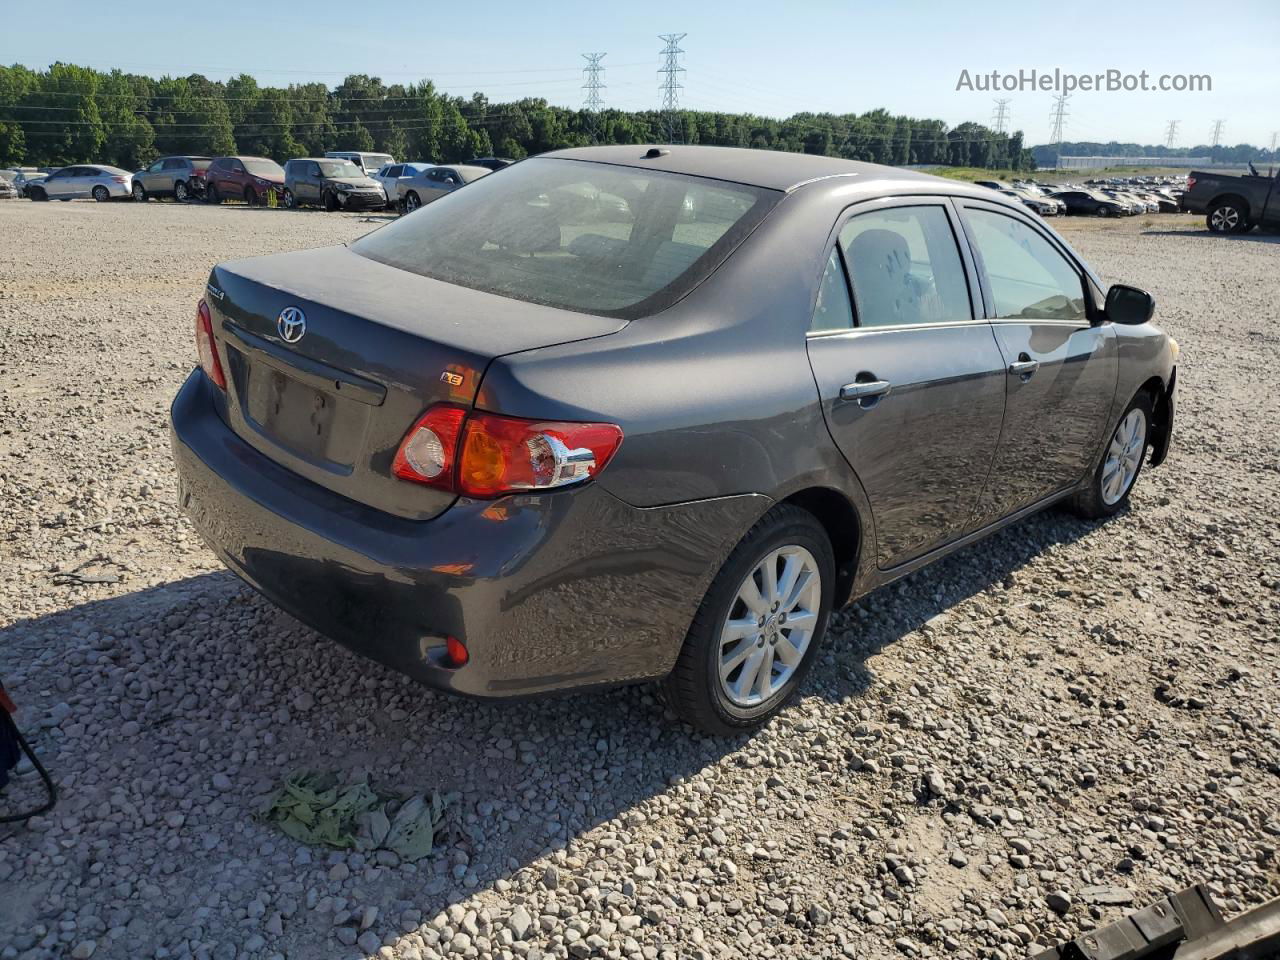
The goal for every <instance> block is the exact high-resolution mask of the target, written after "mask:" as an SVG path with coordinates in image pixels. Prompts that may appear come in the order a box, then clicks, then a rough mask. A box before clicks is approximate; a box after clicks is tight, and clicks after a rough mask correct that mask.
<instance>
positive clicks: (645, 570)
mask: <svg viewBox="0 0 1280 960" xmlns="http://www.w3.org/2000/svg"><path fill="white" fill-rule="evenodd" d="M566 198H567V199H566ZM1153 310H1154V303H1153V301H1152V299H1151V297H1150V296H1148V295H1147V294H1146V293H1144V292H1143V291H1141V290H1138V289H1136V288H1133V287H1128V286H1123V285H1117V286H1113V287H1111V288H1110V290H1106V288H1104V286H1103V285H1102V282H1101V281H1100V280H1099V279H1098V276H1097V275H1096V274H1095V273H1094V272H1093V271H1092V270H1091V269H1090V268H1089V267H1088V266H1087V265H1086V264H1084V263H1083V262H1082V261H1081V260H1080V258H1079V257H1078V256H1076V254H1075V253H1074V252H1073V251H1072V250H1071V249H1070V248H1069V247H1068V246H1067V245H1066V244H1065V243H1064V242H1063V241H1062V239H1061V238H1060V237H1058V235H1057V234H1055V233H1054V232H1053V231H1052V230H1051V229H1050V228H1048V227H1047V226H1046V225H1045V224H1044V223H1043V222H1042V221H1040V220H1039V219H1038V218H1036V217H1035V216H1034V215H1030V214H1028V213H1027V211H1026V210H1025V208H1024V207H1023V206H1022V204H1021V203H1019V202H1017V201H1016V200H1013V199H1011V198H1006V197H1004V196H1001V195H1000V194H997V193H993V192H992V191H990V190H985V189H982V188H979V187H972V186H968V185H965V184H961V183H958V182H956V181H952V180H943V179H938V178H934V177H929V176H925V175H923V174H918V173H913V172H909V171H905V170H900V169H891V168H887V167H879V166H874V165H870V164H863V163H852V162H848V161H842V160H837V159H833V158H829V157H819V156H809V155H803V154H786V153H770V152H765V151H749V150H735V149H723V148H708V147H670V148H657V147H654V148H649V149H646V148H645V147H635V146H616V147H596V148H584V149H574V150H564V151H559V152H556V153H551V154H547V155H545V156H542V157H538V158H535V159H531V160H526V161H524V162H521V163H519V164H517V165H515V166H512V167H511V168H509V169H507V170H505V171H503V173H502V175H501V176H496V177H489V178H485V179H483V180H481V181H479V182H477V183H475V184H473V185H472V186H471V187H470V188H469V189H467V190H461V191H458V192H457V193H456V194H454V195H452V196H449V197H446V198H444V199H443V200H440V201H438V202H436V203H433V204H431V205H430V206H427V207H425V208H423V209H422V210H421V211H419V212H418V213H416V214H414V215H413V216H411V217H404V218H401V219H400V220H397V221H395V222H394V223H392V224H390V225H388V226H386V227H383V228H381V229H379V230H376V231H374V232H372V233H370V234H368V235H367V236H365V237H364V238H363V239H361V240H359V241H356V242H355V243H353V244H352V245H351V246H350V247H345V246H343V247H332V248H327V249H320V250H306V251H298V252H294V253H285V254H279V255H275V256H269V257H259V258H254V259H247V260H238V261H235V262H233V263H229V264H223V265H221V266H218V267H216V268H215V269H214V270H213V271H212V273H211V274H210V276H209V282H208V293H207V295H206V296H205V297H204V298H203V300H202V301H201V302H200V304H199V319H198V323H197V332H198V345H199V356H200V366H199V368H198V369H197V370H195V371H194V372H193V373H192V374H191V376H190V377H189V378H188V380H187V381H186V383H185V384H184V386H183V387H182V389H181V390H180V392H179V393H178V396H177V398H176V399H175V401H174V404H173V409H172V443H173V452H174V458H175V460H176V464H177V470H178V474H179V478H180V498H181V503H182V506H183V508H184V509H185V510H186V512H187V514H188V515H189V516H190V517H191V519H192V520H193V522H194V524H195V526H196V528H197V529H198V530H199V531H200V533H201V534H202V535H203V537H204V539H205V540H206V542H207V543H208V544H209V545H210V547H212V549H213V550H214V551H215V552H216V553H217V554H218V556H220V557H221V558H222V560H223V561H224V562H225V563H226V564H227V566H229V567H230V568H231V569H232V570H233V571H235V572H236V573H238V574H239V575H240V576H241V577H243V578H244V579H245V580H246V581H248V582H249V583H251V584H253V585H254V586H255V587H257V588H258V589H259V590H260V591H262V592H263V593H264V594H265V595H266V596H267V597H269V598H270V599H272V600H273V601H275V602H276V603H278V604H279V605H280V606H281V607H283V608H285V609H286V610H289V611H290V612H292V613H293V614H294V615H296V616H297V617H299V618H300V619H302V620H304V621H306V622H307V623H310V624H312V625H313V626H315V627H316V628H318V629H319V630H320V631H321V632H323V633H325V634H328V635H329V636H331V637H333V638H335V639H337V640H339V641H340V642H342V643H344V644H346V645H348V646H350V647H351V648H353V649H355V650H357V651H360V652H362V653H364V654H366V655H368V656H370V657H373V658H375V659H377V660H380V661H382V662H383V663H386V664H389V665H390V666H392V667H394V668H395V669H397V670H400V671H403V672H404V673H406V674H408V675H410V676H412V677H415V678H417V679H418V680H420V681H422V682H424V683H427V684H430V685H432V686H436V687H440V688H443V689H447V690H451V691H454V692H457V693H462V694H468V695H472V696H477V697H513V696H520V695H530V694H538V693H544V692H548V691H556V690H564V689H567V688H575V687H585V686H597V685H602V684H617V683H629V682H639V681H648V680H657V679H662V680H663V681H664V683H665V687H666V692H667V697H668V699H669V702H670V703H671V704H672V706H673V707H674V708H675V709H676V710H677V711H678V712H679V713H680V714H681V715H682V716H683V717H685V718H687V719H688V720H689V721H690V722H692V723H693V724H695V725H697V726H699V727H701V728H702V729H705V730H708V731H712V732H715V733H730V732H734V731H739V730H744V729H750V728H752V727H755V726H757V725H759V724H761V723H763V722H764V721H765V720H766V718H768V717H769V716H771V715H772V714H774V713H775V712H776V711H778V710H779V709H780V708H781V707H782V705H783V704H784V703H785V702H786V701H787V700H788V698H790V697H791V696H792V695H793V694H794V693H795V692H796V690H797V687H798V686H799V685H800V683H801V682H802V680H803V678H804V676H805V673H806V671H807V670H808V669H809V668H810V667H811V665H812V664H813V662H814V661H815V659H816V658H817V656H818V650H819V648H820V646H821V644H822V641H823V636H824V634H825V632H826V629H827V624H828V620H829V618H830V616H831V612H832V611H833V610H834V609H838V608H839V607H841V606H842V605H844V604H846V603H848V602H849V601H850V600H851V599H853V598H856V597H860V596H862V595H863V594H866V593H868V592H869V591H872V590H875V589H877V588H879V587H881V586H883V585H885V584H887V583H890V582H892V581H894V580H897V579H898V578H900V577H902V576H904V575H906V574H908V573H911V572H912V571H914V570H917V569H919V568H920V567H921V566H923V565H924V564H927V563H930V562H932V561H933V560H936V559H938V558H939V557H942V556H945V555H947V554H949V553H951V552H953V551H955V550H957V549H960V548H962V547H964V546H966V545H968V544H971V543H973V542H974V541H976V540H978V539H980V538H982V537H984V536H986V535H988V534H990V533H991V532H992V531H994V530H998V529H1000V528H1001V527H1003V526H1005V525H1006V524H1009V523H1013V522H1016V521H1018V520H1020V519H1022V518H1024V517H1027V516H1028V515H1030V514H1032V513H1034V512H1036V511H1038V510H1042V509H1044V508H1046V507H1049V506H1051V505H1055V504H1068V505H1070V506H1071V507H1072V508H1074V509H1075V510H1076V511H1077V512H1079V513H1080V514H1081V515H1083V516H1086V517H1093V518H1105V517H1108V516H1110V515H1112V514H1114V513H1116V512H1118V511H1120V510H1122V509H1124V508H1125V506H1126V504H1127V503H1128V499H1129V493H1130V491H1131V490H1132V488H1133V486H1134V484H1135V483H1136V481H1137V480H1138V477H1139V474H1140V472H1141V470H1142V468H1143V465H1144V464H1148V463H1149V464H1151V465H1152V466H1154V465H1156V464H1159V463H1160V462H1161V461H1163V460H1164V459H1165V456H1166V454H1167V452H1168V450H1169V444H1170V438H1171V435H1172V428H1173V417H1174V397H1175V380H1176V367H1175V365H1176V362H1177V358H1178V348H1177V344H1176V343H1174V341H1173V340H1171V339H1170V338H1169V337H1168V336H1167V335H1166V334H1165V333H1164V332H1162V331H1161V330H1160V329H1159V328H1158V327H1156V326H1154V325H1153V324H1152V323H1151V316H1152V312H1153Z"/></svg>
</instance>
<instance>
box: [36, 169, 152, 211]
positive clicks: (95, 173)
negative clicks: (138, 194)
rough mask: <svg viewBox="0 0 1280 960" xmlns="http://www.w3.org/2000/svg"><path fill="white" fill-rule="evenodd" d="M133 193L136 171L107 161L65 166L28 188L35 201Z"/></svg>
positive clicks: (117, 196)
mask: <svg viewBox="0 0 1280 960" xmlns="http://www.w3.org/2000/svg"><path fill="white" fill-rule="evenodd" d="M131 196H133V174H131V173H130V172H129V171H128V170H121V169H120V168H119V167H109V166H106V165H104V164H94V165H93V166H87V165H76V166H71V167H63V168H62V169H61V170H57V171H55V172H53V173H51V174H49V176H47V177H45V178H44V180H43V181H42V182H40V183H35V184H31V185H29V186H28V187H27V197H28V198H29V199H31V200H75V199H77V198H81V197H92V198H93V199H94V200H97V201H100V202H104V203H105V202H106V201H107V200H114V199H120V198H124V197H131Z"/></svg>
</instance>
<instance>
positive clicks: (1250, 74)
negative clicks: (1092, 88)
mask: <svg viewBox="0 0 1280 960" xmlns="http://www.w3.org/2000/svg"><path fill="white" fill-rule="evenodd" d="M392 7H395V8H399V9H400V10H403V11H407V12H404V13H390V12H387V11H388V9H389V8H392ZM58 10H59V12H58V17H57V19H58V21H59V22H60V23H65V24H66V25H67V27H66V29H62V30H58V31H55V30H50V29H43V30H31V29H22V30H5V31H4V32H3V34H2V35H0V62H4V63H24V64H26V65H28V66H32V67H44V66H47V65H48V64H49V63H51V62H53V61H55V60H64V61H69V62H74V63H81V64H86V65H89V66H93V67H98V68H103V69H106V68H110V67H113V66H119V67H121V68H123V69H126V70H130V71H133V72H137V73H150V74H154V75H160V74H164V73H169V74H186V73H190V72H200V73H204V74H206V75H207V76H210V77H213V78H214V79H225V78H226V77H228V76H231V75H234V74H236V73H240V72H245V73H250V74H253V75H254V76H256V77H257V78H258V80H259V82H261V83H264V84H272V85H283V84H288V83H291V82H302V81H309V80H319V81H323V82H325V83H327V84H329V85H331V86H332V85H333V84H335V83H337V82H338V81H340V80H341V78H342V77H343V76H344V75H346V74H348V73H370V74H374V75H376V76H380V77H381V78H382V79H383V80H384V81H386V82H388V83H391V82H409V81H413V80H419V79H422V78H424V77H425V78H431V79H433V80H435V81H436V83H437V85H438V86H440V87H442V88H444V89H446V90H448V91H449V92H450V93H456V94H460V95H469V94H470V93H472V92H473V91H476V90H481V91H483V92H485V93H486V94H488V96H489V97H490V98H491V99H494V100H504V99H513V98H516V97H521V96H542V97H546V98H547V99H548V100H550V101H551V102H553V103H558V104H564V105H570V106H576V105H579V104H581V102H582V90H581V85H582V79H583V78H582V65H583V60H582V58H581V54H582V53H584V52H588V51H606V52H607V53H608V56H607V57H606V58H605V60H604V65H605V67H606V68H607V69H606V73H605V83H606V84H607V89H606V90H605V91H604V98H605V103H606V105H609V106H615V107H620V108H625V109H639V108H646V107H655V106H657V105H658V103H659V93H658V77H657V73H656V71H657V67H658V61H659V56H658V52H659V50H660V48H661V46H662V44H661V42H660V41H659V40H658V39H657V35H658V34H659V33H672V32H679V33H687V34H688V36H687V37H686V38H685V40H684V41H683V43H682V47H683V49H684V50H685V51H686V53H685V56H684V58H683V64H684V66H685V68H686V70H687V73H686V74H685V76H684V77H683V82H684V91H683V95H682V104H683V105H685V106H688V107H695V108H704V109H715V110H729V111H750V112H755V113H762V114H766V115H771V116H785V115H787V114H790V113H793V112H796V111H798V110H806V109H807V110H815V111H821V110H830V111H834V112H849V111H863V110H868V109H872V108H875V107H881V106H883V107H885V108H887V109H889V110H890V111H892V112H895V113H905V114H910V115H914V116H920V117H938V118H941V119H943V120H945V121H947V122H948V123H952V124H954V123H959V122H961V121H963V120H979V121H984V122H986V121H989V120H990V118H991V115H992V111H993V109H994V105H993V103H992V99H993V96H994V94H991V93H985V92H970V91H957V90H956V85H957V82H958V80H959V78H960V72H961V70H962V69H966V70H968V71H969V72H970V74H971V75H976V74H978V73H989V72H990V71H992V70H1000V71H1002V72H1007V73H1014V72H1017V71H1018V70H1022V69H1025V70H1031V69H1036V70H1039V71H1041V72H1044V71H1049V72H1052V71H1053V69H1054V68H1060V69H1061V70H1063V71H1068V72H1073V73H1077V74H1091V73H1095V72H1101V71H1104V70H1107V69H1116V70H1120V71H1124V72H1132V73H1137V72H1139V71H1141V70H1146V71H1148V72H1149V73H1150V74H1151V76H1152V78H1153V79H1154V78H1155V77H1158V76H1160V75H1161V74H1193V73H1194V74H1209V75H1210V76H1211V77H1212V84H1213V89H1212V92H1207V93H1172V92H1170V93H1158V92H1146V93H1142V92H1132V93H1126V92H1116V93H1107V92H1079V93H1076V94H1075V95H1074V96H1073V97H1072V98H1071V101H1070V112H1069V116H1068V119H1067V125H1066V132H1065V134H1064V136H1065V138H1066V139H1069V140H1077V139H1078V140H1101V141H1105V140H1110V139H1117V140H1121V141H1136V142H1139V143H1154V142H1163V139H1164V132H1165V124H1166V123H1167V121H1169V120H1172V119H1177V120H1179V121H1180V127H1179V131H1180V132H1179V138H1178V143H1179V145H1191V144H1195V143H1204V142H1208V140H1209V136H1210V130H1211V127H1212V125H1213V121H1214V120H1216V119H1219V118H1221V119H1223V120H1225V125H1224V128H1223V141H1224V142H1226V143H1233V144H1234V143H1240V142H1252V143H1255V144H1260V145H1264V146H1265V145H1268V144H1269V143H1270V140H1271V136H1272V133H1273V132H1274V131H1280V3H1277V2H1275V0H1271V2H1260V0H1232V2H1230V3H1224V4H1220V5H1214V4H1208V3H1204V2H1203V0H1200V2H1195V3H1189V2H1176V3H1157V4H1141V5H1126V6H1121V5H1119V4H1117V3H1114V2H1112V3H1092V2H1084V3H1077V4H1072V5H1054V6H1052V7H1049V6H1045V7H1043V8H1042V10H1040V11H1037V10H1028V9H1026V8H1025V5H1023V6H1019V5H1014V4H1011V3H1008V2H1003V3H997V2H989V0H970V2H968V3H965V4H962V5H942V4H926V3H920V2H913V0H907V2H899V3H894V4H891V3H883V2H881V3H874V4H872V3H866V2H861V0H859V2H844V3H827V2H792V3H785V2H780V0H770V2H763V0H738V2H733V3H721V2H715V3H712V2H705V3H690V2H688V0H685V2H679V3H677V2H668V0H643V2H641V0H614V2H612V3H609V2H604V0H600V2H595V3H592V2H585V0H567V2H555V3H553V2H537V0H525V2H508V0H480V2H475V3H458V4H430V3H414V2H411V3H408V4H405V3H379V2H368V3H357V2H355V0H302V2H300V3H282V2H281V3H262V2H251V0H219V2H217V3H213V4H199V3H196V4H179V5H176V6H175V5H172V4H161V3H138V4H127V5H124V6H121V5H119V4H112V3H102V2H100V0H68V2H66V3H63V4H61V5H60V6H59V8H58ZM442 11H456V13H452V14H451V13H448V12H442ZM188 13H189V14H190V15H191V16H190V19H189V20H188V18H187V16H186V14H188ZM170 16H172V20H167V19H166V18H168V17H170ZM39 19H41V20H42V21H43V22H46V23H47V21H46V20H44V18H39ZM33 22H34V21H33ZM184 22H189V23H190V26H188V27H185V28H184V27H183V23H184ZM1228 38H1229V39H1228ZM999 95H1000V96H1002V97H1009V98H1010V104H1009V109H1010V112H1011V116H1012V125H1013V128H1014V129H1021V130H1023V131H1025V133H1026V136H1027V140H1028V142H1029V143H1042V142H1046V141H1047V140H1048V139H1049V134H1050V120H1049V111H1050V108H1051V106H1052V94H1051V93H1048V92H1040V91H1036V92H1009V93H1001V94H999Z"/></svg>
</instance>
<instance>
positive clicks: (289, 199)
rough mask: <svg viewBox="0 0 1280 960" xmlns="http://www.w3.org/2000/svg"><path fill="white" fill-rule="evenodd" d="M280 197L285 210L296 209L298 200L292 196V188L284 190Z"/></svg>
mask: <svg viewBox="0 0 1280 960" xmlns="http://www.w3.org/2000/svg"><path fill="white" fill-rule="evenodd" d="M280 199H281V200H283V201H284V206H285V209H286V210H296V209H297V208H298V201H297V200H295V199H294V198H293V191H292V190H285V192H284V194H283V195H282V196H281V198H280Z"/></svg>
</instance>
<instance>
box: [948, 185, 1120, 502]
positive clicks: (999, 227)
mask: <svg viewBox="0 0 1280 960" xmlns="http://www.w3.org/2000/svg"><path fill="white" fill-rule="evenodd" d="M960 206H961V210H962V218H963V222H964V225H965V230H966V232H967V234H968V236H969V240H970V242H971V244H972V248H973V252H974V259H975V261H976V262H977V264H978V268H979V275H980V281H981V284H982V288H983V298H984V303H985V307H986V310H987V315H988V317H990V319H991V325H992V329H993V330H994V331H995V335H996V341H997V342H998V343H999V345H1000V352H1001V354H1002V355H1003V359H1004V362H1005V364H1006V367H1007V373H1006V376H1005V390H1006V392H1007V395H1008V398H1007V401H1006V404H1005V416H1004V428H1003V431H1002V433H1001V437H1000V451H999V454H998V455H997V457H996V463H995V466H994V467H993V468H992V471H991V480H990V482H989V484H988V485H987V489H986V491H985V493H984V494H983V507H982V509H983V511H984V512H987V513H990V514H994V515H1004V514H1008V513H1013V512H1014V511H1016V510H1019V509H1021V508H1022V507H1025V506H1028V505H1030V504H1032V503H1034V502H1036V501H1037V500H1040V499H1043V498H1044V497H1047V496H1050V495H1052V494H1054V493H1058V492H1060V491H1063V490H1065V489H1067V488H1069V487H1071V486H1073V485H1075V484H1076V483H1078V482H1079V481H1080V479H1081V478H1082V477H1083V476H1084V474H1085V472H1086V471H1087V470H1088V469H1089V468H1090V467H1091V466H1092V464H1093V460H1094V457H1095V456H1096V455H1097V452H1098V449H1099V448H1098V445H1099V443H1100V442H1101V439H1102V434H1103V432H1104V431H1105V429H1106V425H1107V423H1108V421H1109V419H1110V416H1111V405H1112V403H1113V401H1114V399H1115V392H1116V375H1117V371H1118V362H1117V357H1116V339H1115V331H1114V330H1113V329H1112V328H1111V327H1110V325H1107V324H1099V325H1094V324H1093V323H1092V317H1093V316H1095V315H1096V313H1097V310H1096V307H1091V301H1092V300H1093V292H1092V289H1091V284H1090V282H1089V280H1088V278H1087V277H1086V276H1085V274H1084V271H1083V270H1081V269H1080V267H1079V266H1078V265H1077V264H1076V263H1075V261H1074V259H1073V258H1071V257H1070V255H1069V254H1068V253H1067V252H1066V250H1065V249H1063V248H1062V246H1061V245H1060V244H1059V243H1058V242H1057V241H1056V240H1055V239H1054V238H1053V237H1052V236H1051V234H1050V233H1049V232H1048V230H1047V229H1043V228H1041V227H1040V226H1039V225H1037V224H1036V223H1034V222H1033V221H1031V220H1030V219H1029V218H1026V217H1023V216H1021V215H1019V214H1018V213H1017V212H1015V211H1012V210H1008V209H1005V208H1003V207H997V206H994V205H988V204H985V203H982V202H981V201H970V200H965V201H961V203H960Z"/></svg>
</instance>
